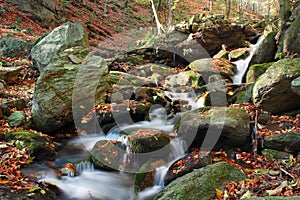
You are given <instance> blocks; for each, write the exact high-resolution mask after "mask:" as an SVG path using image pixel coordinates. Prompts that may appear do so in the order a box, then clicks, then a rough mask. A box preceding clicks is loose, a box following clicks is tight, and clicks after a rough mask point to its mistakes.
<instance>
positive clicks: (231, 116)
mask: <svg viewBox="0 0 300 200" xmlns="http://www.w3.org/2000/svg"><path fill="white" fill-rule="evenodd" d="M176 128H177V130H178V131H177V132H178V135H180V136H181V137H183V139H185V140H186V141H187V144H190V146H189V148H190V149H192V148H195V147H196V148H199V147H201V148H203V149H208V150H211V149H212V148H213V147H215V148H220V146H223V147H224V146H231V147H239V148H242V149H247V148H249V145H250V141H249V140H250V116H249V114H247V113H246V112H245V110H243V109H238V108H228V107H212V108H209V107H206V108H200V109H196V110H194V111H191V112H188V113H186V114H184V115H183V116H182V118H181V120H180V121H179V122H178V123H177V124H176ZM208 130H209V131H208ZM204 139H205V140H204Z"/></svg>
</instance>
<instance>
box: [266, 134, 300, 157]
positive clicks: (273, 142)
mask: <svg viewBox="0 0 300 200" xmlns="http://www.w3.org/2000/svg"><path fill="white" fill-rule="evenodd" d="M263 145H264V147H266V148H269V149H273V150H279V151H285V152H288V153H299V152H300V132H287V133H282V134H278V135H275V136H270V137H266V138H264V140H263Z"/></svg>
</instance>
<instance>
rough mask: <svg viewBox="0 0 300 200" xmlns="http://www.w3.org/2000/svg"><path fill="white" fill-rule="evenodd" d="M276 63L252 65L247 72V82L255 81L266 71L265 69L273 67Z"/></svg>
mask: <svg viewBox="0 0 300 200" xmlns="http://www.w3.org/2000/svg"><path fill="white" fill-rule="evenodd" d="M273 64H274V63H273V62H271V63H262V64H255V65H251V66H250V67H249V69H248V71H247V74H246V83H255V82H256V80H257V79H258V77H259V76H260V75H262V74H263V73H265V71H266V70H267V69H268V68H269V67H271V66H272V65H273Z"/></svg>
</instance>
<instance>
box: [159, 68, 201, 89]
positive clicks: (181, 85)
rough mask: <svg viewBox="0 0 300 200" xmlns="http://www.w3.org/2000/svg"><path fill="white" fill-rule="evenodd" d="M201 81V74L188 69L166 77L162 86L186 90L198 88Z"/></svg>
mask: <svg viewBox="0 0 300 200" xmlns="http://www.w3.org/2000/svg"><path fill="white" fill-rule="evenodd" d="M202 82H203V81H201V75H200V74H199V73H197V72H195V71H192V70H190V71H184V72H179V73H178V74H175V75H170V76H168V77H166V80H165V84H164V87H165V88H168V89H169V90H172V89H174V88H177V89H183V90H187V91H188V90H190V89H191V88H198V87H199V86H200V85H201V84H202Z"/></svg>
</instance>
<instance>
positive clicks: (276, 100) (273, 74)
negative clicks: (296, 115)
mask: <svg viewBox="0 0 300 200" xmlns="http://www.w3.org/2000/svg"><path fill="white" fill-rule="evenodd" d="M299 76H300V58H295V59H283V60H280V61H278V62H276V63H274V64H273V65H272V66H271V67H269V68H268V69H267V70H266V72H265V73H264V74H262V75H261V76H260V77H259V78H258V79H257V81H256V83H255V85H254V87H253V93H252V100H253V103H254V104H255V105H256V106H257V107H260V108H262V109H263V110H266V111H269V112H271V113H274V114H277V113H283V112H287V111H290V110H293V109H298V108H300V104H299V102H300V96H299V95H297V94H296V93H294V92H293V91H292V89H291V82H292V81H293V80H294V79H295V78H297V77H299Z"/></svg>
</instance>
